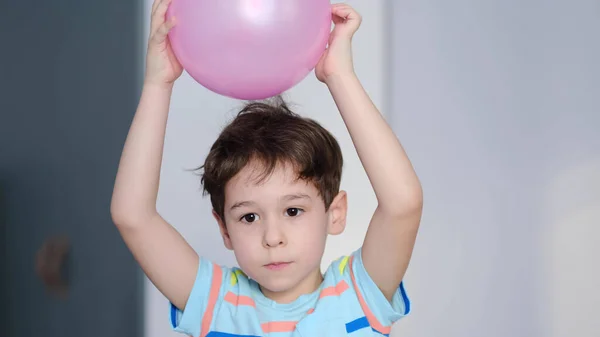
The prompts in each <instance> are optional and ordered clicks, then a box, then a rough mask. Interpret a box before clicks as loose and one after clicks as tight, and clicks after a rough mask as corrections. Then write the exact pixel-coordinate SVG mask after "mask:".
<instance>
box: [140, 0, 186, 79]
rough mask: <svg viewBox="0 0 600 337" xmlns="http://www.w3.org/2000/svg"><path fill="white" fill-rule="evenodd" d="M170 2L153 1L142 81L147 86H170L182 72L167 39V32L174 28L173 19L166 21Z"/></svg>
mask: <svg viewBox="0 0 600 337" xmlns="http://www.w3.org/2000/svg"><path fill="white" fill-rule="evenodd" d="M171 1H172V0H154V3H153V4H152V17H151V23H150V38H149V40H148V53H147V56H146V78H145V80H144V82H145V83H147V84H157V85H172V84H173V82H175V80H176V79H178V78H179V76H181V73H182V72H183V67H182V66H181V64H180V63H179V61H178V60H177V58H176V57H175V54H174V53H173V49H171V44H170V42H169V37H168V34H169V31H170V30H171V28H173V27H174V26H175V19H174V18H173V17H170V18H169V19H168V20H167V19H166V14H167V9H168V8H169V4H170V3H171Z"/></svg>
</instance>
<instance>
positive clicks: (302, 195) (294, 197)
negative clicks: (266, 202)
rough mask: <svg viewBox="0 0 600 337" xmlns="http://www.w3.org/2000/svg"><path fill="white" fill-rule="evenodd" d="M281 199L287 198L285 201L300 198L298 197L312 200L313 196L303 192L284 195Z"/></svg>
mask: <svg viewBox="0 0 600 337" xmlns="http://www.w3.org/2000/svg"><path fill="white" fill-rule="evenodd" d="M281 199H282V200H285V201H292V200H298V199H308V200H312V198H311V197H310V196H309V195H308V194H303V193H298V194H288V195H286V196H283V197H282V198H281Z"/></svg>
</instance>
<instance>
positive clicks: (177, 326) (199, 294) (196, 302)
mask: <svg viewBox="0 0 600 337" xmlns="http://www.w3.org/2000/svg"><path fill="white" fill-rule="evenodd" d="M224 272H225V271H224V270H223V268H222V267H220V266H218V265H216V264H214V263H212V262H211V261H209V260H207V259H205V258H200V264H199V266H198V273H197V275H196V280H195V281H194V286H193V287H192V291H191V293H190V296H189V298H188V301H187V303H186V306H185V310H184V311H181V310H179V309H178V308H177V307H175V306H174V305H173V304H172V303H171V304H170V305H171V310H170V320H171V326H172V328H173V330H175V331H177V332H180V333H184V334H186V335H188V336H192V337H197V336H205V335H206V334H207V333H208V331H209V329H210V325H211V323H212V318H213V313H214V311H215V306H216V305H217V301H218V300H219V293H220V290H221V285H222V283H223V278H224V275H223V274H224Z"/></svg>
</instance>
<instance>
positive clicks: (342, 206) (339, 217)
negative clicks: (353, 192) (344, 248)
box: [327, 191, 348, 235]
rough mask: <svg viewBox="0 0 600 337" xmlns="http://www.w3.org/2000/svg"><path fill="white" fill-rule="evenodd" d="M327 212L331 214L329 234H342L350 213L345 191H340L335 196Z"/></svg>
mask: <svg viewBox="0 0 600 337" xmlns="http://www.w3.org/2000/svg"><path fill="white" fill-rule="evenodd" d="M327 213H328V215H329V220H328V221H329V223H328V224H327V233H328V234H329V235H339V234H342V232H343V231H344V229H345V228H346V215H347V213H348V197H347V194H346V192H345V191H340V193H338V195H336V196H335V198H334V199H333V201H332V202H331V205H330V206H329V210H328V211H327Z"/></svg>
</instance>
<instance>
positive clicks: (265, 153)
mask: <svg viewBox="0 0 600 337" xmlns="http://www.w3.org/2000/svg"><path fill="white" fill-rule="evenodd" d="M251 161H253V162H254V161H256V162H258V163H259V164H260V167H261V168H262V171H261V172H260V173H261V174H260V176H259V181H260V180H262V179H264V178H266V177H268V176H269V175H270V174H271V173H272V172H273V170H274V169H275V168H276V167H277V165H281V164H291V165H292V167H294V169H295V170H296V172H297V173H298V177H297V178H298V179H302V180H305V181H307V182H310V183H313V184H314V186H315V187H316V188H317V189H318V191H319V194H320V196H321V197H322V199H323V202H324V203H325V208H326V209H328V208H329V206H330V205H331V202H332V201H333V199H334V198H335V196H336V195H337V193H338V192H339V188H340V180H341V176H342V164H343V159H342V151H341V149H340V146H339V144H338V142H337V141H336V139H335V138H334V137H333V135H332V134H331V133H329V132H328V131H327V130H325V128H323V127H322V126H321V125H320V124H319V123H317V122H316V121H314V120H312V119H309V118H304V117H301V116H299V115H297V114H296V113H294V112H292V111H291V110H290V108H289V107H288V105H287V104H286V103H285V102H284V101H283V99H281V98H276V99H274V100H272V101H268V102H251V103H248V104H247V105H246V106H245V107H244V108H243V109H242V110H241V111H240V112H239V113H238V114H237V116H236V117H235V119H233V121H232V122H231V123H230V124H229V125H227V126H226V127H225V128H224V129H223V131H222V132H221V134H220V135H219V137H218V138H217V140H216V141H215V143H214V144H213V146H212V147H211V149H210V152H209V153H208V156H207V157H206V160H205V162H204V165H202V166H201V167H200V169H199V170H200V171H201V177H202V180H201V181H202V186H203V189H204V194H205V195H206V194H208V195H210V200H211V203H212V207H213V209H214V210H215V212H216V213H217V214H218V215H219V216H220V217H221V219H223V220H224V213H225V210H224V207H225V205H224V204H225V185H226V184H227V182H228V181H229V180H230V179H231V178H233V177H234V176H235V175H236V174H237V173H238V172H240V171H241V170H242V169H243V168H244V167H245V166H246V165H248V163H250V162H251Z"/></svg>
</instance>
